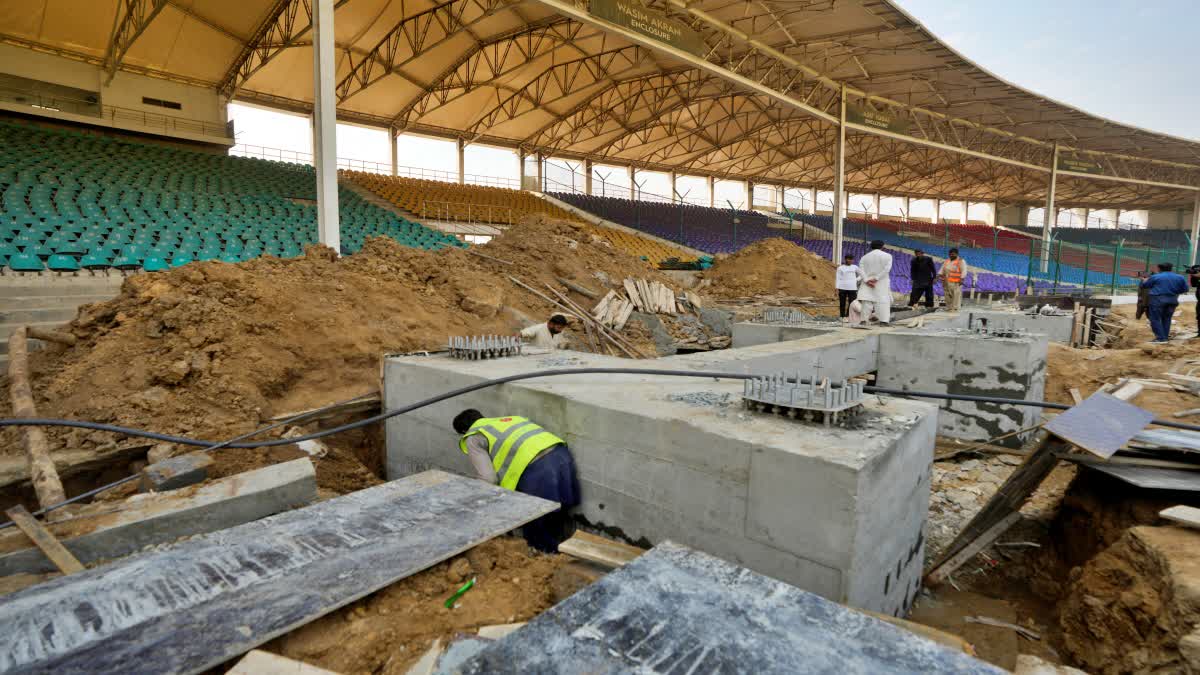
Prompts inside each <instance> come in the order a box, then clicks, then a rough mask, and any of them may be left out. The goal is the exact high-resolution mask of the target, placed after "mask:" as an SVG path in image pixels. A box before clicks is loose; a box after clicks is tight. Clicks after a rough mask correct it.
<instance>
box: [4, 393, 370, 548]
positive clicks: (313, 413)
mask: <svg viewBox="0 0 1200 675" xmlns="http://www.w3.org/2000/svg"><path fill="white" fill-rule="evenodd" d="M370 396H374V394H362V395H361V396H355V397H354V398H350V399H346V400H345V401H339V402H337V403H332V404H330V405H327V406H325V407H323V408H317V409H315V410H306V411H304V412H302V413H299V414H296V415H292V416H291V417H287V418H285V419H282V420H279V421H278V422H275V423H273V424H268V425H267V426H265V427H259V428H257V429H254V430H252V431H248V432H246V433H244V434H242V435H241V436H234V437H233V438H230V439H228V440H225V441H221V442H219V443H213V444H211V445H208V446H207V447H205V448H204V449H203V450H201V451H200V452H212V451H213V450H220V449H221V448H226V447H229V445H230V444H231V443H234V442H236V441H241V440H245V439H247V438H252V437H254V436H257V435H259V434H263V433H266V432H268V431H271V430H272V429H277V428H279V427H281V426H284V425H286V424H295V423H297V422H302V421H304V420H306V419H308V418H310V417H315V416H317V415H319V414H321V413H323V412H325V411H326V410H329V409H331V408H336V407H337V406H340V405H346V404H347V403H354V402H355V401H360V400H363V399H365V398H368V397H370ZM131 435H132V434H131ZM139 475H140V474H136V473H135V474H133V475H131V476H125V477H124V478H121V479H118V480H115V481H113V482H111V483H108V484H106V485H101V486H100V487H97V488H92V489H91V490H88V491H87V492H83V493H80V494H77V495H75V496H74V497H71V498H70V499H66V500H63V501H61V502H59V503H57V504H51V505H50V506H46V507H43V508H40V509H38V510H37V511H34V512H33V514H32V515H34V516H42V515H45V514H47V513H50V512H51V511H55V510H57V509H61V508H62V507H64V506H67V505H68V504H75V503H77V502H81V501H83V500H85V499H87V498H89V497H95V496H96V495H98V494H100V493H101V492H104V491H105V490H111V489H113V488H115V487H119V486H121V485H124V484H126V483H128V482H130V481H133V480H136V479H137V477H138V476H139ZM14 524H15V523H13V522H12V521H9V522H7V523H0V530H3V529H5V528H8V527H12V526H13V525H14Z"/></svg>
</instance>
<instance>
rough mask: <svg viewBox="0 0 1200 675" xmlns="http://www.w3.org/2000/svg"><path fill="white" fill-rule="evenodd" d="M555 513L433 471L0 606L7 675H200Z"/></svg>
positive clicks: (75, 578)
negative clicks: (14, 673) (38, 674)
mask: <svg viewBox="0 0 1200 675" xmlns="http://www.w3.org/2000/svg"><path fill="white" fill-rule="evenodd" d="M557 508H558V504H556V503H554V502H550V501H547V500H544V499H538V498H537V497H531V496H529V495H525V494H522V493H519V492H514V491H512V490H502V489H500V488H499V487H496V486H493V485H488V484H486V483H484V482H483V481H478V480H473V479H469V478H464V477H461V476H454V475H451V474H448V473H444V472H441V471H427V472H424V473H421V474H417V475H414V476H409V477H407V478H403V479H401V480H397V481H392V482H389V483H385V484H383V485H379V486H376V487H373V488H369V489H366V490H361V491H359V492H355V493H352V494H349V495H345V496H343V497H337V498H335V499H330V500H328V501H325V502H321V503H319V504H315V505H313V506H309V507H307V508H304V509H299V510H296V511H290V512H287V513H283V514H280V515H277V516H275V517H273V518H267V519H264V520H260V521H256V522H253V523H248V524H246V525H241V526H239V527H235V528H231V529H228V530H224V531H223V532H221V533H220V535H214V536H208V537H199V538H196V539H191V540H188V541H185V542H182V543H179V544H176V545H174V546H172V547H170V548H168V549H166V550H163V551H158V552H151V553H145V554H142V555H139V556H135V557H132V558H129V559H127V560H126V561H124V562H123V563H122V564H112V565H105V566H102V567H98V568H95V569H91V570H87V571H85V572H81V573H79V574H74V575H71V576H69V577H63V578H61V579H56V580H54V581H52V582H49V583H45V584H40V585H38V586H34V587H31V588H28V589H25V590H24V591H20V592H18V593H14V594H12V595H8V596H5V597H3V598H0V671H6V672H7V671H21V672H55V673H57V674H60V675H63V674H68V673H80V674H83V673H89V674H90V673H102V672H103V673H107V672H129V671H130V668H131V667H130V664H136V668H135V670H137V671H139V672H156V673H167V672H170V673H198V672H202V671H205V670H207V669H209V668H213V667H215V666H217V665H219V664H221V663H223V662H225V661H227V660H229V659H231V658H233V657H235V656H237V655H239V654H242V653H245V652H247V651H249V650H250V649H253V648H254V647H257V646H258V645H261V644H263V643H265V642H267V641H269V640H271V639H274V638H275V637H278V636H279V635H282V634H284V633H287V632H289V631H291V630H294V629H295V628H296V627H298V626H301V625H304V624H306V623H308V622H310V621H312V620H313V619H316V618H318V617H320V616H323V615H325V614H327V613H329V612H331V611H333V610H335V609H338V608H339V607H343V606H345V605H347V604H349V603H351V602H354V601H355V600H358V599H359V598H362V597H364V596H366V595H368V594H370V593H373V592H374V591H377V590H379V589H380V588H383V587H384V586H388V585H390V584H393V583H395V582H396V581H398V580H400V579H403V578H405V577H407V576H409V575H411V574H414V573H416V572H419V571H421V570H423V569H427V568H429V567H430V566H432V565H436V564H437V563H439V562H442V561H444V560H447V559H449V558H451V557H453V556H455V555H458V554H460V553H462V552H463V551H466V550H467V549H469V548H472V547H474V546H477V545H478V544H480V543H482V542H484V541H487V540H488V539H491V538H492V537H495V536H497V535H499V534H502V533H504V532H508V531H510V530H512V529H514V528H516V527H520V526H521V525H523V524H525V523H527V522H529V521H531V520H533V519H535V518H538V517H539V516H542V515H545V514H546V513H549V512H551V511H553V510H555V509H557Z"/></svg>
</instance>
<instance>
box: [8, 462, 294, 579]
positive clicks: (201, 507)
mask: <svg viewBox="0 0 1200 675" xmlns="http://www.w3.org/2000/svg"><path fill="white" fill-rule="evenodd" d="M316 500H317V475H316V471H315V470H314V469H313V465H312V462H310V461H309V460H307V459H296V460H292V461H290V462H284V463H282V464H276V465H274V466H268V467H264V468H262V469H256V470H254V471H247V472H245V473H240V474H237V475H234V476H229V477H227V478H222V479H220V480H217V481H213V482H211V483H209V484H207V485H203V486H201V487H199V488H197V489H196V490H195V491H194V492H190V493H188V494H183V495H179V494H171V493H162V494H140V495H136V496H134V497H131V498H130V499H127V500H125V501H124V502H101V503H97V504H89V505H87V506H86V507H85V508H84V510H83V511H82V512H81V513H78V514H75V515H73V516H72V517H71V518H69V519H67V520H62V521H58V522H53V523H49V524H47V526H46V527H47V529H49V530H50V532H51V534H54V535H55V536H56V537H57V538H58V539H59V540H60V541H62V543H63V545H65V546H66V547H67V549H68V550H70V551H71V553H72V554H74V556H75V557H76V558H78V559H79V561H80V562H82V563H84V564H88V563H93V562H96V561H99V560H107V559H110V558H120V557H123V556H127V555H130V554H132V553H137V552H138V551H140V550H142V549H143V548H144V547H146V546H152V545H155V544H162V543H167V542H173V541H175V540H177V539H179V538H180V537H187V536H192V535H197V534H205V533H207V532H214V531H216V530H223V529H225V528H228V527H233V526H234V525H241V524H242V523H248V522H250V521H253V520H258V519H260V518H265V517H267V516H269V515H272V514H275V513H279V512H281V511H287V510H289V509H293V508H297V507H300V506H304V505H306V504H310V503H312V502H315V501H316ZM55 570H56V568H55V567H54V565H53V564H51V563H50V561H49V560H48V559H47V558H46V556H45V555H44V554H43V553H42V552H41V551H40V550H39V549H36V548H32V547H31V544H30V543H29V539H28V538H27V537H25V535H24V534H23V533H22V532H20V531H19V530H16V529H10V530H6V531H4V532H0V576H5V575H9V574H22V573H24V574H41V573H43V572H53V571H55Z"/></svg>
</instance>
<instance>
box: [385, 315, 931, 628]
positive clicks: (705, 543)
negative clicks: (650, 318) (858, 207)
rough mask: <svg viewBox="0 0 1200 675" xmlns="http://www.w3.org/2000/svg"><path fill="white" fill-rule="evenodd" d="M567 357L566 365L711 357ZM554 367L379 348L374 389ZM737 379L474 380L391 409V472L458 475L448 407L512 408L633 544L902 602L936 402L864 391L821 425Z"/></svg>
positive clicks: (444, 384) (836, 594)
mask: <svg viewBox="0 0 1200 675" xmlns="http://www.w3.org/2000/svg"><path fill="white" fill-rule="evenodd" d="M862 341H863V340H862V338H859V339H858V340H856V341H855V342H856V343H861V342H862ZM791 344H794V343H791ZM771 346H773V347H778V346H779V345H771ZM751 349H755V348H751ZM738 351H749V350H738ZM730 353H732V352H730ZM782 353H785V354H786V353H787V351H786V350H785V351H784V352H782ZM714 356H715V355H714ZM759 356H760V357H761V356H763V355H759ZM571 357H572V358H574V359H576V360H578V363H577V364H573V365H576V366H578V367H603V366H609V367H631V366H632V367H637V366H638V365H642V364H644V367H647V368H663V367H678V368H679V369H681V370H685V369H689V368H690V369H696V370H706V369H709V368H711V363H712V362H700V363H696V362H693V361H688V360H687V359H688V358H689V357H686V356H681V357H673V358H669V359H659V360H657V361H654V362H652V363H651V362H630V361H629V360H625V359H617V358H613V357H604V356H598V355H590V354H578V355H575V354H572V355H571ZM560 358H561V357H560ZM681 361H682V363H680V362H681ZM543 362H544V363H543ZM717 362H720V361H719V360H718V361H717ZM724 363H725V366H726V367H730V368H732V367H736V366H737V365H740V364H741V363H742V362H740V361H735V360H730V361H727V362H724ZM764 363H765V362H764ZM685 364H686V366H685ZM553 367H561V363H559V362H558V361H557V360H554V359H547V358H546V357H539V356H520V357H510V358H504V359H496V360H493V361H482V362H464V361H456V360H452V359H449V358H443V357H440V356H428V357H395V358H390V359H388V360H387V361H386V362H385V364H384V404H385V406H386V407H387V408H389V409H390V408H395V407H398V406H402V405H405V404H407V403H411V402H414V401H416V400H418V399H422V398H425V397H428V396H430V395H431V394H434V393H437V392H442V391H446V390H449V389H452V388H456V387H461V386H464V385H468V384H472V383H477V382H479V381H481V380H484V379H490V378H495V377H502V376H505V375H510V374H514V373H520V372H529V371H533V370H539V369H547V368H553ZM766 372H769V371H766ZM741 391H742V384H741V382H740V381H738V380H728V381H725V380H722V381H713V380H711V379H699V378H697V379H695V380H691V379H687V378H676V377H664V376H657V375H644V376H643V375H579V376H562V377H554V378H547V379H545V380H536V379H535V380H525V381H522V382H516V383H510V384H506V385H503V386H501V387H496V388H490V389H485V390H481V391H478V392H473V393H471V394H467V395H465V396H462V397H459V398H456V399H453V400H451V401H446V402H442V403H438V404H435V405H432V406H428V407H426V408H422V409H420V410H416V411H413V412H412V413H410V414H406V415H401V416H398V417H395V418H392V419H391V420H389V421H388V423H387V448H388V453H387V468H388V477H389V478H391V479H395V478H400V477H403V476H406V475H409V474H412V473H415V472H418V471H423V470H426V469H428V468H435V467H436V468H442V469H446V470H450V471H455V472H458V473H462V474H467V475H470V474H471V467H470V463H469V462H468V461H467V459H466V457H465V456H464V455H463V453H462V452H461V451H459V450H458V448H457V436H456V435H455V433H454V432H453V430H452V429H451V426H450V422H451V420H452V419H453V418H454V415H455V414H457V413H458V412H459V411H461V410H462V409H464V408H468V407H473V408H478V409H479V410H480V411H482V412H483V413H484V414H485V415H509V414H512V415H524V416H527V417H529V418H531V419H533V420H534V421H536V422H538V423H539V424H541V425H542V426H545V427H546V428H548V429H550V430H551V431H553V432H554V433H556V434H558V435H559V436H561V437H562V438H563V439H564V440H566V441H567V444H568V445H569V447H570V449H571V453H572V455H573V456H574V458H575V462H576V465H577V468H578V473H579V479H580V483H581V488H582V497H583V503H582V504H581V506H580V507H579V509H577V516H578V517H580V518H581V519H583V520H585V521H586V522H588V523H590V524H592V525H594V526H596V527H598V528H600V529H602V530H604V531H607V532H609V533H610V534H613V535H617V536H623V537H625V538H627V539H628V540H630V541H633V542H636V543H638V544H640V545H642V546H649V545H654V544H657V543H659V542H661V541H664V540H666V539H671V540H674V541H677V542H681V543H684V544H687V545H689V546H693V547H695V548H699V549H701V550H704V551H706V552H709V553H711V554H713V555H716V556H718V557H721V558H724V559H726V560H729V561H732V562H735V563H738V564H741V565H745V566H747V567H749V568H750V569H753V570H756V571H758V572H761V573H763V574H767V575H770V576H772V577H775V578H778V579H781V580H784V581H787V582H788V583H792V584H795V585H797V586H799V587H801V588H804V589H806V590H811V591H812V592H815V593H819V594H821V595H823V596H825V597H828V598H831V599H834V600H837V601H840V602H849V603H851V604H855V605H857V606H861V607H865V608H867V609H872V610H875V611H880V612H886V613H891V614H896V613H902V612H904V611H905V610H906V609H907V608H908V606H909V604H910V603H911V602H912V598H913V596H914V593H915V590H914V589H915V587H916V584H917V583H918V580H919V577H920V572H921V566H922V562H923V540H922V535H921V530H922V527H923V525H924V520H925V514H926V511H927V509H928V499H929V467H930V462H931V460H932V454H933V439H934V432H935V427H936V408H935V407H934V406H932V405H929V404H926V403H920V402H915V401H908V400H903V399H888V398H880V397H870V399H869V400H868V401H867V403H866V408H867V410H866V412H864V414H863V415H862V416H861V417H860V418H859V419H858V420H856V421H855V422H853V423H852V424H853V425H855V426H856V427H858V428H838V427H832V428H826V427H823V426H816V425H812V424H809V423H806V422H802V421H797V420H792V419H789V418H786V417H782V416H777V415H771V414H766V413H758V412H752V411H748V410H745V409H744V408H743V407H742V405H741V402H740V396H741Z"/></svg>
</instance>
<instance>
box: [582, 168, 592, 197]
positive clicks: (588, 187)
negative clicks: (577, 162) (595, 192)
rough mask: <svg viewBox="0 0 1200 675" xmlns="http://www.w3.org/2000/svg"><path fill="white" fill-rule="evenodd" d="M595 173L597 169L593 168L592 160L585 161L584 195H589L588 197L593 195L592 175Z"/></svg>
mask: <svg viewBox="0 0 1200 675" xmlns="http://www.w3.org/2000/svg"><path fill="white" fill-rule="evenodd" d="M594 171H595V168H594V167H593V166H592V160H590V159H585V160H583V173H584V176H583V193H584V194H588V195H590V194H592V173H593V172H594Z"/></svg>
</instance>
